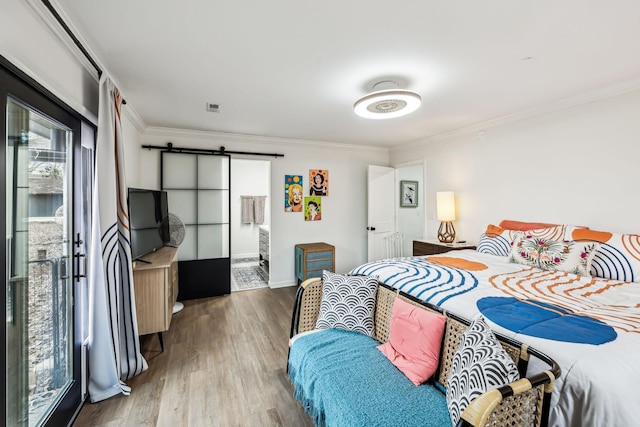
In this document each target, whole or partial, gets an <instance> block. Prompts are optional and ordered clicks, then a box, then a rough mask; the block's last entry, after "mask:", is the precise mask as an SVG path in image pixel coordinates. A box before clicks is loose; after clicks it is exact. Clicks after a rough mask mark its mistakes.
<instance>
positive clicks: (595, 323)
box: [350, 250, 640, 427]
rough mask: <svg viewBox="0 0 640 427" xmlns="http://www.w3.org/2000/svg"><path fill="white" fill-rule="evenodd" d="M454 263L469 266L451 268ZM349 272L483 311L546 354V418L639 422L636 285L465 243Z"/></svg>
mask: <svg viewBox="0 0 640 427" xmlns="http://www.w3.org/2000/svg"><path fill="white" fill-rule="evenodd" d="M428 260H431V261H428ZM438 260H440V263H442V264H436V262H438ZM461 260H465V261H468V262H470V263H467V265H465V266H463V268H460V267H459V266H458V267H454V266H453V265H457V264H459V263H460V261H461ZM484 266H486V268H483V267H484ZM350 274H366V275H372V276H378V280H379V281H380V282H383V283H386V284H388V285H390V286H392V287H394V288H397V289H400V290H402V291H404V292H407V293H408V294H411V295H413V296H416V297H418V298H420V299H422V300H424V301H428V302H431V303H433V304H436V305H438V306H441V307H443V308H444V309H446V310H449V311H451V312H453V313H456V314H458V315H461V316H463V317H466V318H468V319H472V318H474V317H476V316H479V315H483V316H484V317H485V318H486V319H487V320H488V321H489V324H490V325H491V326H492V327H493V328H494V329H495V330H496V331H499V332H500V333H502V334H504V335H507V336H511V337H514V338H516V339H517V340H519V341H522V342H526V343H527V344H529V345H531V346H532V347H534V348H536V349H538V350H540V351H542V352H543V353H546V354H547V355H549V356H550V357H552V358H553V359H555V360H556V362H558V364H559V365H560V368H561V370H562V372H561V377H560V378H559V379H558V380H557V381H556V386H555V389H554V393H553V396H552V401H551V413H550V417H549V425H551V426H572V427H573V426H575V427H582V426H616V427H619V426H636V425H640V421H639V420H638V416H637V415H635V413H634V412H635V410H636V409H637V406H639V405H640V397H639V395H638V394H637V390H636V387H637V384H640V363H638V362H640V283H629V282H619V281H614V280H606V279H599V278H590V277H580V276H576V275H573V274H570V273H563V272H549V271H544V270H539V269H536V268H530V267H525V266H522V265H518V264H511V263H509V262H508V261H507V258H506V257H498V256H494V255H488V254H483V253H479V252H476V251H473V250H460V251H452V252H448V253H446V254H441V255H433V256H429V257H408V258H397V259H390V260H382V261H376V262H373V263H367V264H364V265H362V266H359V267H357V268H355V269H353V270H352V271H351V272H350ZM530 368H531V369H535V368H536V367H535V366H534V365H533V364H532V366H531V367H530Z"/></svg>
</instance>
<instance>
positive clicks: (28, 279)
mask: <svg viewBox="0 0 640 427" xmlns="http://www.w3.org/2000/svg"><path fill="white" fill-rule="evenodd" d="M0 71H2V70H1V69H0ZM0 77H3V79H4V80H3V79H0V86H2V83H6V82H7V80H6V79H7V75H6V74H5V75H3V76H0ZM14 80H15V81H10V83H11V84H9V85H8V87H9V89H7V90H6V92H4V94H5V95H4V96H5V99H4V103H3V104H4V106H5V119H6V121H5V122H4V126H2V128H3V129H4V133H5V138H6V140H5V144H4V167H5V181H6V182H5V196H4V202H5V203H4V206H5V209H4V215H3V216H4V218H5V230H6V244H5V248H4V259H5V262H4V266H3V267H4V268H3V270H4V271H3V273H4V276H5V286H6V288H5V289H6V290H5V295H4V297H5V304H4V309H5V313H6V328H5V342H4V345H5V351H4V358H5V367H6V369H5V372H4V374H5V389H4V394H5V411H6V414H5V415H6V416H5V420H6V425H11V426H40V425H66V424H67V423H68V422H69V421H70V420H71V418H72V416H73V414H74V412H75V410H76V409H77V408H78V407H79V405H80V403H81V399H82V396H81V371H80V366H81V361H80V357H79V355H80V348H81V340H82V339H81V337H80V336H78V335H77V334H76V329H77V325H76V324H74V322H75V321H76V320H77V319H76V316H75V310H74V296H75V284H74V277H75V276H76V275H77V272H76V270H79V269H80V260H81V256H80V255H81V254H80V253H79V251H77V250H74V244H75V245H76V246H78V244H77V242H78V241H81V240H85V239H82V236H80V234H79V233H77V232H75V233H74V231H75V229H76V228H77V226H74V223H73V219H74V215H73V213H74V203H73V200H74V197H73V176H74V167H73V165H74V149H75V150H78V151H79V147H80V144H79V141H80V133H81V132H80V120H79V119H77V118H76V117H74V116H72V115H71V114H69V113H68V112H66V110H63V109H61V108H60V107H59V106H57V105H55V104H54V103H52V102H51V101H50V100H49V99H47V98H46V97H44V96H42V95H40V94H39V93H38V92H37V91H35V90H33V89H31V88H30V87H29V86H27V85H25V84H24V82H21V81H20V80H18V79H14ZM5 87H7V86H5ZM13 89H15V91H14V90H13ZM74 147H77V148H74ZM74 267H75V268H74Z"/></svg>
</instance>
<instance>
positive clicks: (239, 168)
mask: <svg viewBox="0 0 640 427" xmlns="http://www.w3.org/2000/svg"><path fill="white" fill-rule="evenodd" d="M270 187H271V162H270V161H267V160H247V159H234V158H232V159H231V258H246V257H257V256H258V250H259V238H260V235H259V232H258V225H260V224H255V223H251V224H243V223H242V221H240V218H241V212H242V210H241V202H240V196H267V199H266V202H265V215H264V225H269V224H270V222H271V208H270V205H271V193H270V190H271V189H270Z"/></svg>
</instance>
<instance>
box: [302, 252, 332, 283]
mask: <svg viewBox="0 0 640 427" xmlns="http://www.w3.org/2000/svg"><path fill="white" fill-rule="evenodd" d="M295 255H296V278H297V279H298V284H300V283H302V282H304V281H305V280H307V279H309V278H311V277H322V270H328V271H331V272H335V248H334V247H333V246H332V245H329V244H326V243H322V242H318V243H300V244H297V245H296V254H295Z"/></svg>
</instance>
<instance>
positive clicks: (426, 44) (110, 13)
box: [52, 0, 640, 147]
mask: <svg viewBox="0 0 640 427" xmlns="http://www.w3.org/2000/svg"><path fill="white" fill-rule="evenodd" d="M52 3H53V4H54V6H55V7H56V8H57V9H59V10H60V12H61V13H62V15H63V16H66V19H68V20H69V21H70V24H71V27H72V28H73V29H74V31H75V32H76V33H77V34H78V35H79V37H80V38H81V39H82V40H83V42H84V43H85V44H86V45H87V47H88V48H89V50H90V51H91V52H92V54H93V55H95V56H96V57H97V59H98V61H99V62H100V63H101V65H102V66H104V68H105V70H106V71H107V72H108V73H109V75H111V76H112V77H113V79H114V81H115V82H116V83H117V84H118V85H119V86H120V89H121V91H122V93H123V94H124V97H125V98H126V99H127V102H128V104H129V105H130V106H131V107H132V108H134V109H135V111H136V112H137V113H138V115H139V116H140V117H141V118H142V120H143V121H144V122H145V124H146V125H147V126H154V127H155V126H158V127H166V128H177V129H190V130H202V131H217V132H232V133H238V134H250V135H261V136H270V137H278V138H292V139H296V140H301V139H302V140H313V141H327V142H336V143H345V144H358V145H371V146H380V147H392V146H394V145H398V144H402V143H405V142H409V141H414V140H418V139H422V138H425V137H429V136H434V135H439V134H443V133H447V132H450V131H453V130H456V129H460V128H464V127H467V126H472V125H476V124H479V123H484V122H487V121H490V120H493V119H497V118H501V117H505V116H508V115H511V114H516V113H518V112H522V111H526V110H530V109H534V108H539V107H540V106H544V105H546V104H550V103H555V102H559V101H560V100H563V99H568V98H572V97H577V96H580V95H581V94H585V93H589V92H592V91H594V90H598V89H602V88H605V87H608V86H611V85H616V84H620V83H624V82H629V81H633V80H636V79H637V78H638V77H640V2H638V1H637V0H612V1H610V2H603V1H601V0H561V1H558V0H539V1H531V0H527V1H525V0H484V1H479V0H467V1H465V0H396V1H394V2H389V1H382V0H367V1H354V0H351V1H349V0H339V1H338V0H325V1H322V2H310V1H304V0H273V1H257V0H254V1H248V0H233V1H231V0H230V1H220V0H182V1H168V0H160V1H158V0H135V1H131V0H110V1H99V0H86V1H79V0H55V1H52ZM386 79H393V80H395V81H397V82H398V83H399V85H400V87H401V88H405V89H409V90H412V91H415V92H417V93H419V94H420V95H421V97H422V105H421V107H420V108H419V109H418V110H417V111H416V112H414V113H412V114H410V115H408V116H405V117H401V118H396V119H388V120H370V119H364V118H361V117H359V116H356V115H355V114H354V113H353V103H354V102H355V101H356V99H358V98H359V97H361V96H363V95H365V94H366V93H368V92H370V91H371V89H372V86H373V84H374V83H375V82H377V81H380V80H386ZM207 103H214V104H219V105H220V112H218V113H211V112H207V111H206V110H205V107H206V105H207Z"/></svg>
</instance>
